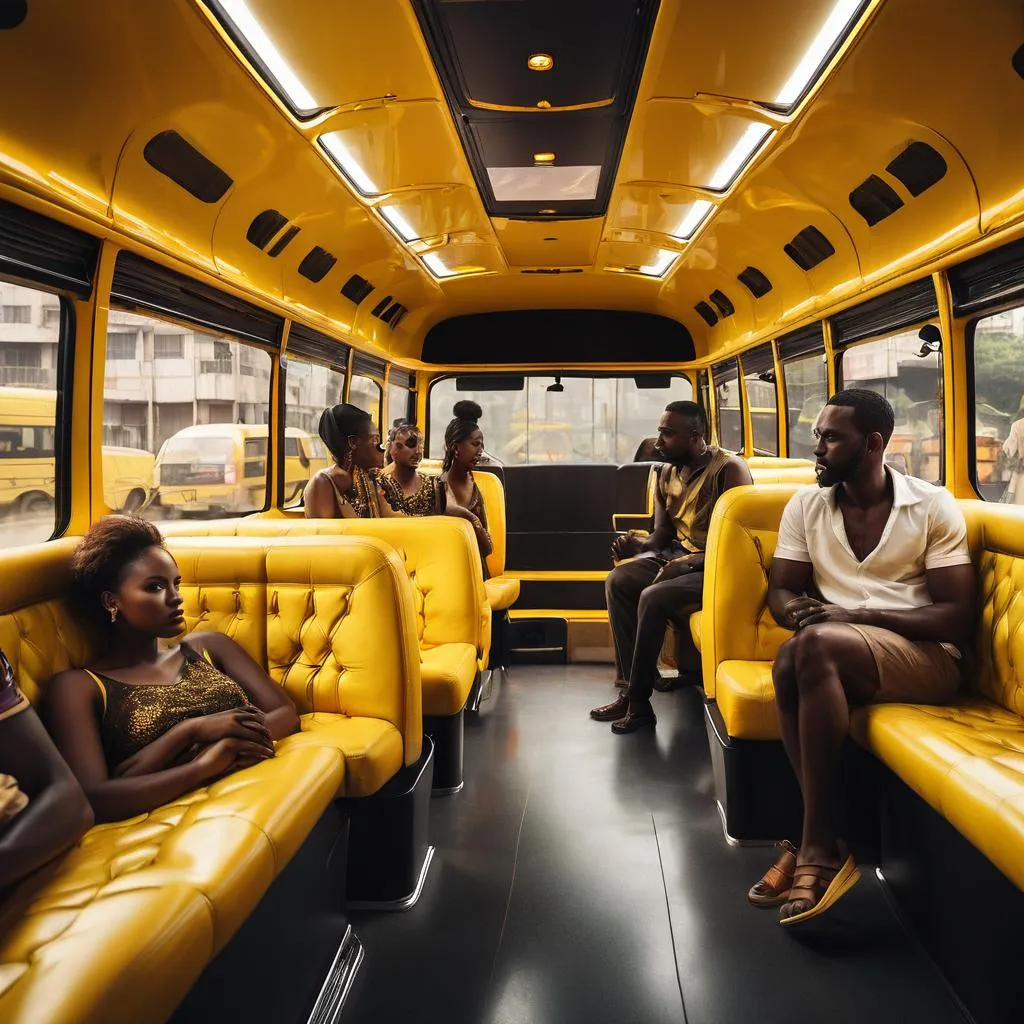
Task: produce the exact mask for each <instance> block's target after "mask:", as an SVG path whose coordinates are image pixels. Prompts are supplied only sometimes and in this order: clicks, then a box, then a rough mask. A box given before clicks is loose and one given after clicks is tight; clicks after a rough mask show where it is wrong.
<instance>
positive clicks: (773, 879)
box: [747, 839, 798, 907]
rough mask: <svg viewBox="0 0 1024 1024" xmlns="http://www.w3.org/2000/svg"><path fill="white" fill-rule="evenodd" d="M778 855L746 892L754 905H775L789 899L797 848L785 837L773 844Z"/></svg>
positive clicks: (794, 871)
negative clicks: (777, 849)
mask: <svg viewBox="0 0 1024 1024" xmlns="http://www.w3.org/2000/svg"><path fill="white" fill-rule="evenodd" d="M775 845H776V846H777V847H778V848H779V850H780V853H779V856H778V857H777V858H776V861H775V863H774V864H773V865H772V866H771V867H770V868H769V869H768V870H767V871H766V872H765V873H764V874H763V875H762V876H761V880H760V881H759V882H755V883H754V885H752V886H751V887H750V890H749V891H748V892H747V899H748V900H750V902H751V903H753V904H754V906H755V907H775V906H778V905H779V904H780V903H785V902H786V901H787V900H788V899H789V890H790V888H791V887H792V885H793V875H794V874H795V873H796V855H797V852H798V851H797V848H796V847H795V846H794V845H793V844H792V843H791V842H789V840H787V839H783V840H782V842H781V843H776V844H775Z"/></svg>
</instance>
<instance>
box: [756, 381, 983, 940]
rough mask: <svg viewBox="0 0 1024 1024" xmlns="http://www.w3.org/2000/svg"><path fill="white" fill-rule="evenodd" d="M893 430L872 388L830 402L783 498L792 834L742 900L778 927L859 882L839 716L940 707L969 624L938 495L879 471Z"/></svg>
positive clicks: (969, 584) (962, 532) (954, 519)
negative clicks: (776, 912)
mask: <svg viewBox="0 0 1024 1024" xmlns="http://www.w3.org/2000/svg"><path fill="white" fill-rule="evenodd" d="M893 423H894V416H893V410H892V406H891V405H890V404H889V403H888V402H887V401H886V400H885V399H884V398H883V397H882V396H881V395H878V394H876V393H875V392H873V391H862V390H849V391H841V392H839V394H837V395H835V396H834V397H833V398H832V399H830V400H829V402H828V404H827V405H826V406H825V408H824V409H823V410H822V412H821V415H820V416H819V417H818V421H817V424H816V426H815V430H814V435H815V437H816V438H817V447H816V448H815V451H814V454H815V459H816V467H815V469H816V473H817V476H818V488H817V489H815V488H810V487H809V488H802V489H801V490H800V491H798V492H797V493H796V494H795V495H794V496H793V497H792V498H791V499H790V501H789V504H788V505H787V506H786V509H785V512H784V513H783V516H782V523H781V526H780V528H779V540H778V546H777V547H776V549H775V558H774V559H773V561H772V572H771V582H770V584H769V589H768V603H769V607H770V609H771V612H772V615H773V616H774V618H775V621H776V622H778V623H779V624H780V625H782V626H785V627H786V628H788V629H792V630H794V635H793V637H792V639H790V640H788V641H787V642H786V643H784V644H783V645H782V647H781V648H780V650H779V653H778V656H777V657H776V659H775V664H774V665H773V667H772V679H773V681H774V684H775V702H776V707H777V708H778V714H779V726H780V730H781V732H782V742H783V744H784V746H785V748H786V753H787V754H788V756H789V760H790V762H791V764H792V765H793V770H794V772H795V773H796V776H797V779H798V780H799V782H800V788H801V792H802V794H803V800H804V827H803V838H802V841H801V844H800V848H799V850H797V849H796V848H795V847H793V846H792V845H790V844H784V850H783V852H782V854H781V855H780V857H779V859H778V861H777V862H776V864H775V865H774V866H773V867H772V868H771V869H769V871H768V872H766V874H765V876H764V877H763V878H762V879H761V881H760V882H758V883H757V884H756V885H755V886H754V887H753V888H752V889H751V891H750V893H749V896H750V900H751V902H753V903H756V904H758V905H766V904H776V903H783V904H784V905H783V906H782V909H781V919H782V923H783V924H796V923H798V922H800V921H804V920H807V919H808V918H810V917H814V916H817V915H818V914H820V913H822V912H823V911H825V910H827V909H828V908H829V907H830V906H831V905H832V904H833V903H835V901H836V900H837V899H838V898H839V897H840V896H842V895H843V894H844V893H845V892H846V891H848V890H849V889H850V888H851V887H852V886H853V885H854V884H855V883H856V882H857V880H858V878H859V873H858V871H857V867H856V865H855V864H854V862H853V858H852V857H846V858H845V859H844V858H843V857H842V855H841V854H840V849H839V840H838V837H837V835H836V831H835V825H834V822H833V820H832V804H833V792H832V787H833V780H834V777H835V772H836V767H837V765H838V762H839V758H840V753H841V751H842V747H843V743H844V741H845V739H846V736H847V733H848V731H849V724H850V708H851V707H852V706H857V705H863V704H870V703H875V702H877V701H896V702H901V703H914V704H940V703H943V702H944V701H947V700H949V699H950V698H951V697H952V696H953V695H954V694H955V693H956V691H957V689H958V688H959V686H960V682H961V668H960V666H961V663H962V659H963V652H964V646H965V644H966V642H967V639H968V637H969V633H970V630H971V627H972V625H973V622H974V570H973V568H972V566H971V562H970V555H969V553H968V550H967V529H966V525H965V523H964V517H963V514H962V513H961V512H960V509H959V508H958V506H957V504H956V501H955V499H954V498H953V496H952V495H951V494H950V493H949V492H948V491H946V490H944V489H943V488H940V487H935V486H933V485H932V484H929V483H925V482H924V481H923V480H917V479H915V478H914V477H907V476H902V475H901V474H899V473H896V472H894V471H893V470H891V469H889V468H887V467H886V466H885V463H884V454H885V447H886V445H887V444H888V442H889V438H890V437H891V436H892V432H893Z"/></svg>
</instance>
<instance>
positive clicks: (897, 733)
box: [701, 487, 1024, 889]
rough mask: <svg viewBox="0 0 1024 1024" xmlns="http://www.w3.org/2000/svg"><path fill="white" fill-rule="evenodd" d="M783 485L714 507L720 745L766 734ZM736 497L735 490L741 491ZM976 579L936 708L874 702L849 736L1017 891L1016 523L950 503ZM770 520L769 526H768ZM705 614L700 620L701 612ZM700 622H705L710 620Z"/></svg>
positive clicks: (1020, 666)
mask: <svg viewBox="0 0 1024 1024" xmlns="http://www.w3.org/2000/svg"><path fill="white" fill-rule="evenodd" d="M791 491H792V488H785V487H779V488H776V489H774V491H773V490H772V489H770V488H761V487H758V488H756V489H755V488H739V489H737V490H735V491H730V492H728V493H727V494H726V495H725V496H724V497H723V498H722V500H721V501H720V502H719V504H718V506H717V507H716V509H715V513H714V518H713V523H712V534H711V535H712V539H711V542H710V544H709V556H708V557H709V563H712V562H713V564H714V576H713V577H712V576H711V575H710V574H709V576H708V577H707V579H708V582H707V583H706V585H705V595H704V614H703V616H702V623H701V636H702V640H703V642H704V644H705V645H708V644H709V642H710V643H711V644H713V649H714V653H715V657H714V660H712V658H711V657H708V656H707V651H708V650H709V649H710V648H709V647H707V646H706V647H705V655H706V661H705V683H706V684H707V680H708V677H709V674H710V672H709V669H710V671H711V672H713V675H712V678H713V680H714V685H715V687H716V690H715V693H714V696H715V699H716V701H717V704H718V707H719V710H720V712H721V714H722V718H723V720H724V722H725V724H726V727H727V729H728V733H729V735H730V736H731V737H734V738H741V739H747V740H770V739H776V738H777V737H778V725H777V719H776V714H775V702H774V691H773V689H772V682H771V659H772V657H773V656H774V654H775V652H776V651H777V650H778V646H779V643H780V642H781V641H782V640H783V639H784V638H785V637H786V636H787V635H788V634H787V632H786V631H785V630H781V629H779V628H778V627H771V626H769V624H768V622H767V621H766V619H765V616H766V614H767V611H766V608H765V605H764V602H765V598H766V574H765V570H766V569H767V568H768V565H769V559H770V557H771V554H772V552H773V551H774V543H775V537H774V534H773V530H775V529H777V526H778V522H779V519H780V518H781V513H782V508H783V507H784V505H785V500H786V498H787V497H788V494H789V493H791ZM744 492H746V493H744ZM960 505H961V508H962V509H963V512H964V516H965V518H966V520H967V527H968V537H969V543H970V546H971V554H972V559H973V561H974V563H975V565H976V567H977V571H978V595H979V609H978V612H979V614H978V624H977V632H976V639H975V652H974V653H975V659H974V664H973V666H972V669H973V674H972V676H971V679H970V681H969V684H968V686H967V688H966V690H965V692H964V693H963V695H962V696H961V697H960V698H959V699H958V700H957V701H956V702H955V703H953V704H951V705H947V706H944V707H926V706H914V705H907V704H881V705H874V706H871V707H867V708H861V709H859V710H858V711H856V712H855V713H854V714H853V716H852V728H853V734H854V736H855V737H856V738H857V739H858V740H859V741H860V742H861V743H862V744H863V745H864V746H865V747H867V749H869V750H870V751H871V752H872V753H873V754H875V755H876V756H877V757H878V758H879V759H880V760H882V761H883V762H884V763H885V764H886V765H887V766H888V767H889V768H891V769H892V770H893V771H894V772H895V773H896V774H897V775H898V776H899V777H900V778H901V779H903V781H904V782H906V783H907V785H909V786H910V787H911V788H912V789H914V790H915V791H916V792H917V793H918V794H919V795H920V796H921V797H922V798H923V799H924V800H926V801H927V802H928V803H929V804H931V806H932V807H934V808H935V809H936V810H937V811H939V813H941V814H942V815H943V816H944V817H945V818H946V819H947V820H948V821H949V822H950V823H951V824H952V825H953V826H954V827H955V828H957V829H958V830H959V831H960V832H961V833H962V834H963V835H964V836H965V837H966V838H967V839H968V840H970V841H971V842H972V843H973V844H974V845H975V846H976V847H977V848H978V849H979V850H981V852H982V853H984V854H985V855H986V856H987V857H988V858H989V859H990V860H991V861H992V862H993V863H994V864H995V865H996V866H997V867H999V868H1000V869H1001V870H1002V871H1003V872H1004V873H1005V874H1006V875H1007V876H1008V877H1009V878H1010V879H1011V880H1012V881H1013V882H1014V883H1015V884H1016V885H1017V886H1019V887H1020V888H1021V889H1024V515H1022V510H1021V509H1020V508H1014V507H1012V506H1006V505H991V504H986V503H984V502H980V501H965V502H961V503H960ZM773 523H774V526H773ZM709 609H710V612H709ZM711 619H717V620H718V621H717V622H712V621H711Z"/></svg>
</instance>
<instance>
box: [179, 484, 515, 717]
mask: <svg viewBox="0 0 1024 1024" xmlns="http://www.w3.org/2000/svg"><path fill="white" fill-rule="evenodd" d="M480 475H481V476H482V475H483V474H480ZM173 527H174V528H172V529H171V530H169V531H168V533H170V534H171V535H172V538H173V537H174V535H177V534H180V533H184V532H185V531H186V529H187V530H188V531H189V533H190V535H192V536H203V535H207V536H220V537H231V536H255V537H265V538H270V537H300V536H325V537H326V536H339V535H341V536H367V537H376V538H378V539H379V540H382V541H385V542H386V543H388V544H390V545H392V546H393V547H394V548H396V549H397V550H398V552H399V554H400V555H401V556H402V558H403V560H404V563H405V569H406V571H407V573H408V576H409V579H410V581H411V583H412V589H413V600H414V602H415V613H416V630H417V640H418V642H419V645H420V648H421V654H422V656H423V657H422V665H421V670H420V674H421V676H422V681H423V712H424V714H427V715H448V714H457V713H458V712H459V711H460V710H461V709H462V707H463V705H464V704H465V703H466V699H467V698H468V696H469V692H470V690H471V689H472V686H473V681H474V679H475V678H476V673H477V669H478V668H479V667H482V666H483V665H486V663H487V655H488V651H489V649H490V634H491V613H490V606H489V605H488V601H487V595H486V593H485V590H484V582H483V573H482V570H481V565H480V551H479V548H478V547H477V543H476V539H475V538H474V536H473V533H472V531H471V530H470V528H469V525H468V524H467V523H465V522H463V521H462V520H459V519H454V518H452V517H448V516H429V517H424V518H408V519H369V520H363V519H285V518H270V517H261V518H248V519H232V520H222V521H218V522H209V523H187V524H173ZM170 542H171V543H175V542H176V541H175V540H173V539H170ZM513 582H514V583H515V591H516V592H515V596H518V592H519V583H518V580H516V581H513ZM189 625H190V627H191V621H190V622H189ZM217 628H221V629H223V628H224V626H223V622H221V623H219V624H218V627H217ZM467 644H469V645H471V646H472V648H473V650H474V651H475V652H476V656H475V658H474V664H473V667H472V669H469V668H468V666H467V663H466V660H465V657H464V654H465V651H464V648H465V646H466V645H467ZM428 652H430V657H427V653H428ZM460 694H461V697H462V702H461V703H460V704H459V706H458V708H456V709H455V710H454V711H449V710H443V709H446V708H449V707H450V706H451V703H452V701H453V700H454V699H456V697H457V696H458V695H460Z"/></svg>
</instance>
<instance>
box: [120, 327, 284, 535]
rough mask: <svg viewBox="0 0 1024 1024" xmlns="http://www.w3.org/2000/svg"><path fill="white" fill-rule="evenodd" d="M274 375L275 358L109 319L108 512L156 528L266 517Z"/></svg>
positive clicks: (236, 344) (226, 341)
mask: <svg viewBox="0 0 1024 1024" xmlns="http://www.w3.org/2000/svg"><path fill="white" fill-rule="evenodd" d="M115 339H117V340H116V341H115ZM129 339H130V340H129ZM112 352H113V354H112ZM129 352H131V353H132V355H131V357H130V358H129V357H128V353H129ZM122 354H123V355H124V357H123V358H119V356H121V355H122ZM270 370H271V358H270V355H269V353H267V352H265V351H263V350H262V349H259V348H256V347H254V346H251V345H246V344H243V343H242V342H240V341H236V340H235V339H234V338H225V337H213V336H212V335H210V334H207V333H204V332H203V331H200V330H198V329H191V328H189V327H184V326H179V325H177V324H172V323H169V322H167V321H164V320H159V319H157V318H156V317H151V316H143V315H140V314H137V313H129V312H126V311H123V310H118V309H112V310H111V311H110V321H109V326H108V335H107V360H106V366H105V370H104V389H103V497H104V500H105V501H106V503H107V505H109V506H110V507H111V508H113V509H126V510H131V511H136V512H143V513H144V514H145V515H146V517H147V518H149V519H156V520H161V519H168V518H175V517H178V516H188V515H241V514H243V513H246V512H255V511H258V510H259V509H262V508H265V507H266V504H267V448H268V437H267V421H268V419H269V417H270Z"/></svg>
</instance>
